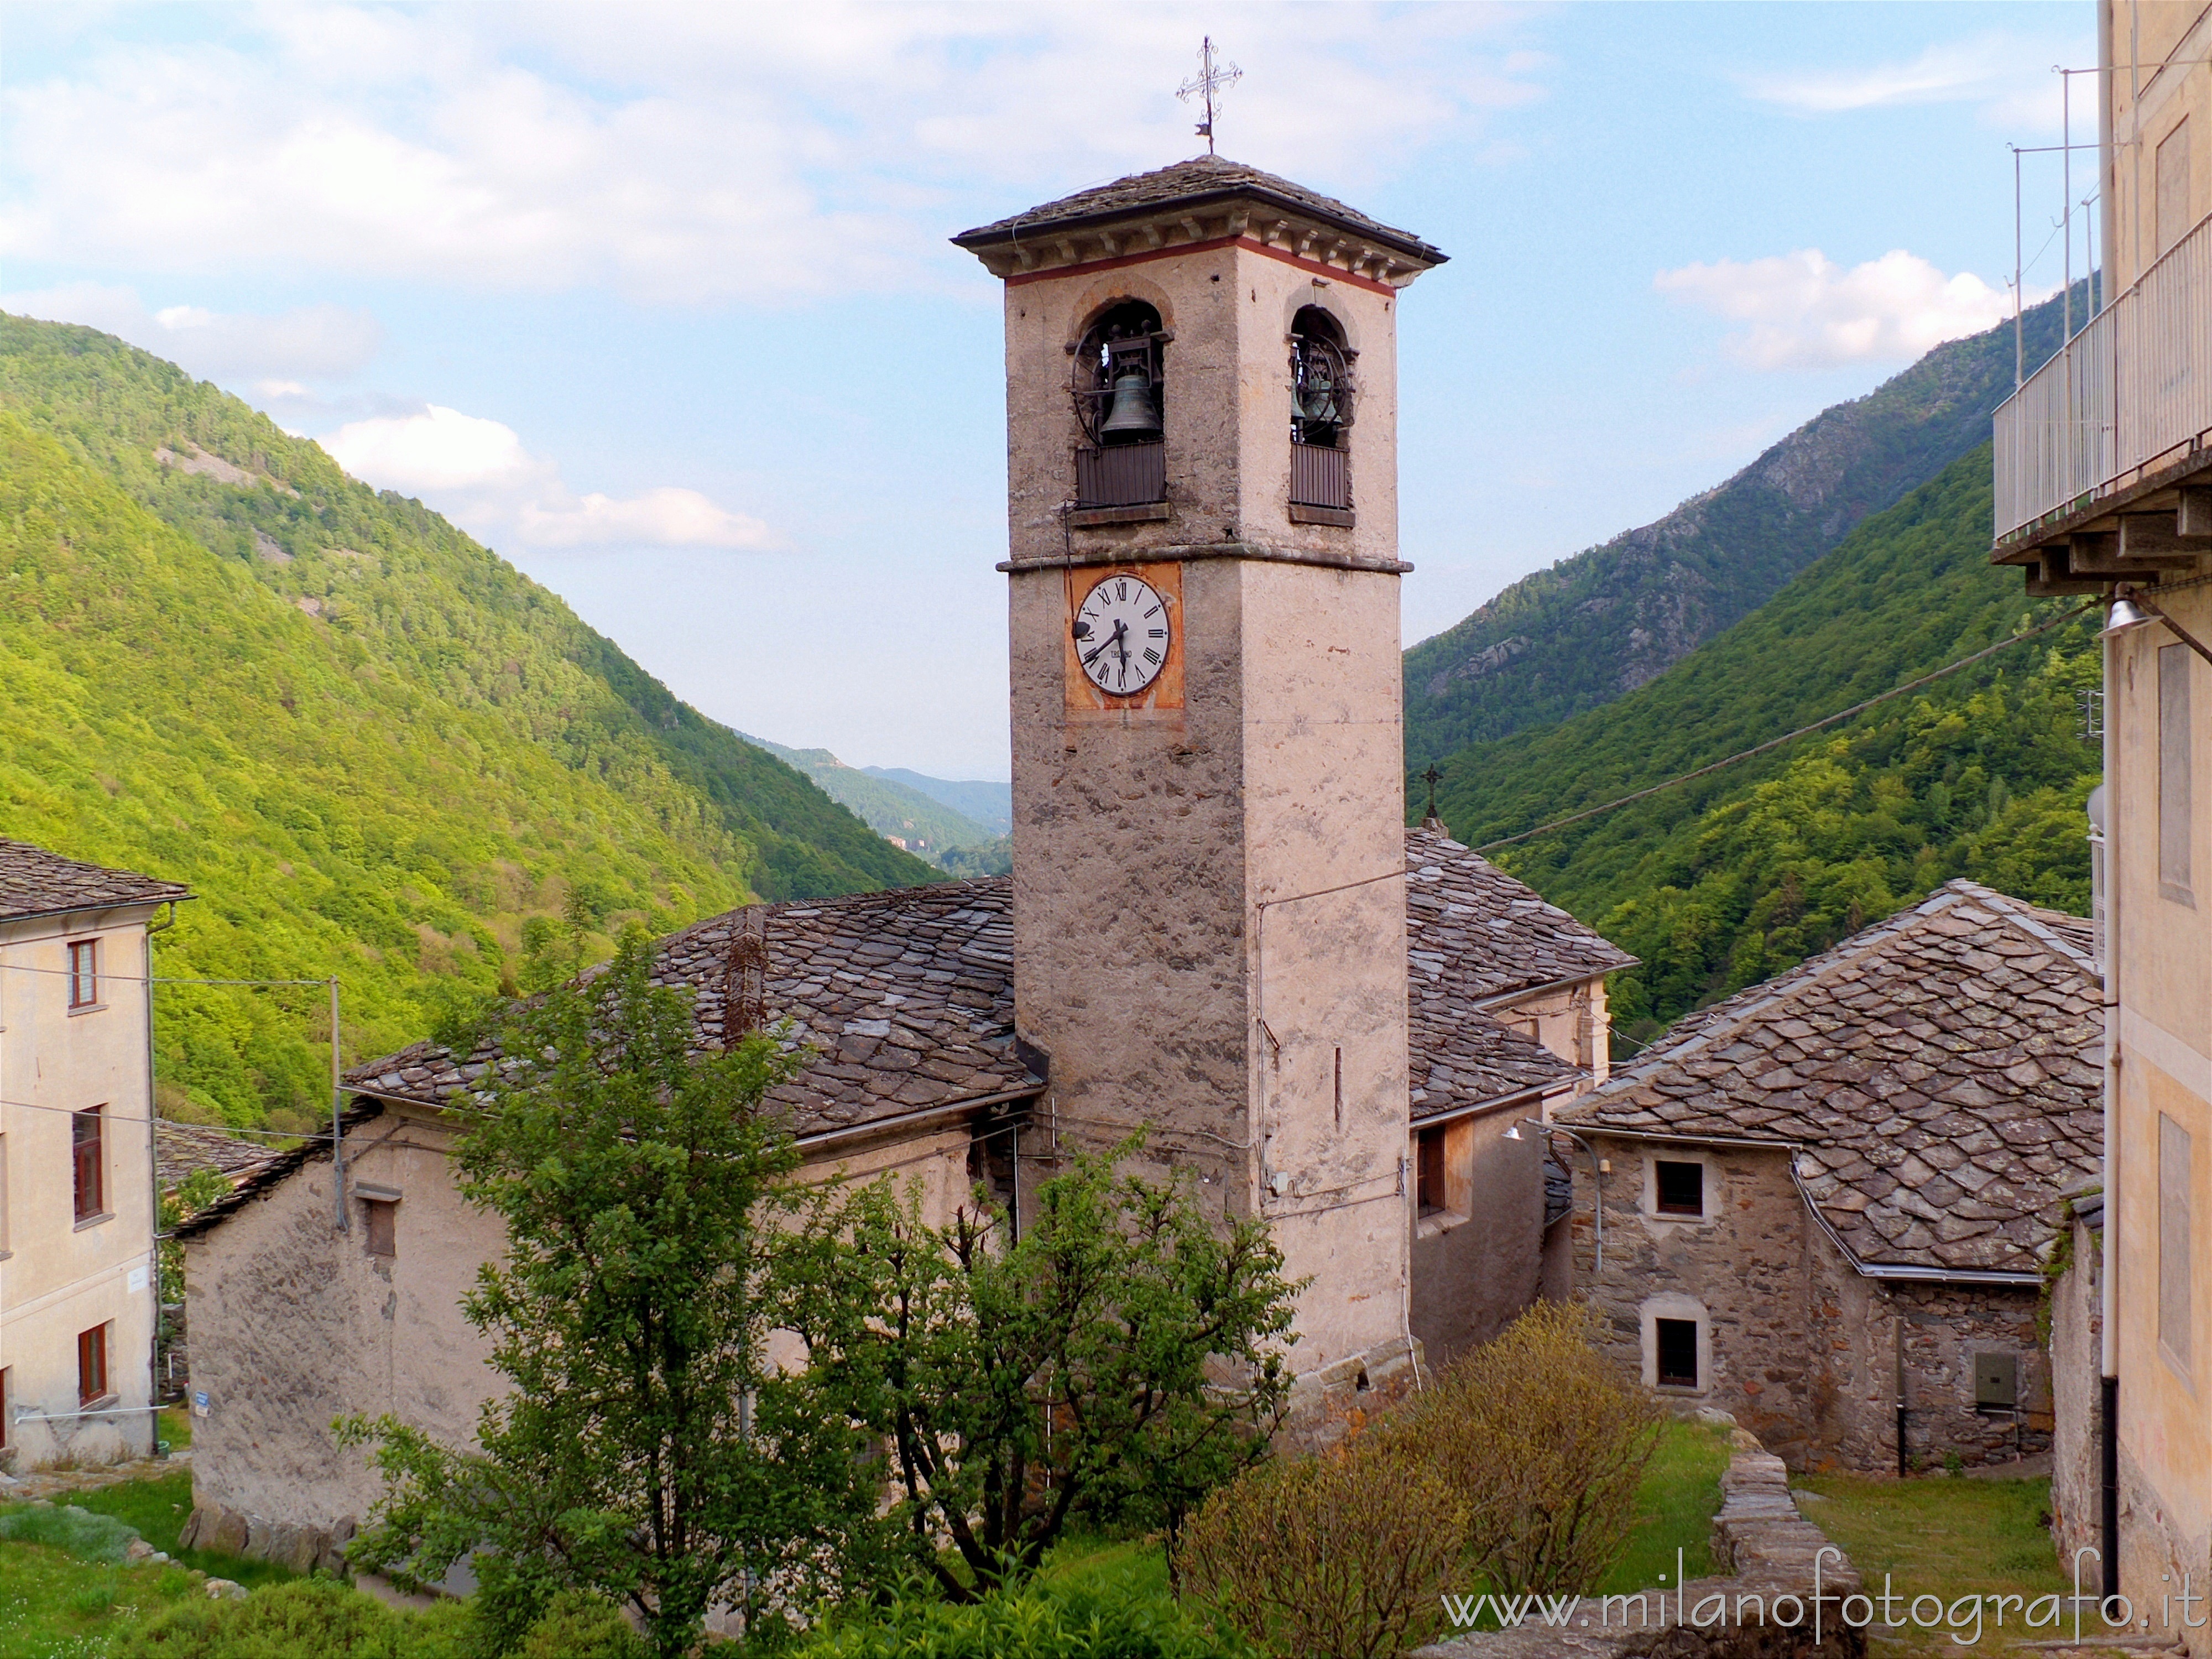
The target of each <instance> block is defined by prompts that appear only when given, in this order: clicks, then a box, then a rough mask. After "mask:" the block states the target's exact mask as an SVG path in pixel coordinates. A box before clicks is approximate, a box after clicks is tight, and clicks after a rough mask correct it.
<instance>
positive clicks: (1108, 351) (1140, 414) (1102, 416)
mask: <svg viewBox="0 0 2212 1659" xmlns="http://www.w3.org/2000/svg"><path fill="white" fill-rule="evenodd" d="M1167 339H1168V336H1167V331H1166V330H1165V329H1164V327H1162V326H1161V324H1160V313H1158V312H1157V311H1155V310H1153V309H1152V307H1150V306H1148V305H1146V303H1145V302H1144V301H1141V300H1123V301H1120V302H1119V303H1117V304H1115V305H1111V306H1109V307H1107V308H1106V309H1105V310H1104V311H1103V312H1101V313H1099V315H1098V318H1097V320H1096V321H1095V322H1093V323H1092V324H1091V327H1090V328H1089V330H1088V331H1085V334H1084V337H1083V343H1081V344H1080V345H1079V346H1078V347H1077V348H1076V352H1075V362H1074V365H1073V381H1072V383H1071V385H1070V387H1069V389H1070V391H1071V392H1073V394H1074V398H1075V415H1076V421H1077V423H1078V424H1079V426H1080V427H1081V428H1082V432H1083V441H1082V442H1081V444H1080V445H1079V446H1078V447H1077V450H1076V455H1075V504H1076V506H1077V507H1079V508H1083V507H1142V506H1149V505H1151V504H1152V503H1154V502H1160V501H1166V500H1167V459H1166V456H1167V451H1166V447H1165V445H1164V441H1163V433H1164V423H1165V421H1166V416H1167V383H1166V374H1165V371H1164V354H1165V351H1166V348H1167Z"/></svg>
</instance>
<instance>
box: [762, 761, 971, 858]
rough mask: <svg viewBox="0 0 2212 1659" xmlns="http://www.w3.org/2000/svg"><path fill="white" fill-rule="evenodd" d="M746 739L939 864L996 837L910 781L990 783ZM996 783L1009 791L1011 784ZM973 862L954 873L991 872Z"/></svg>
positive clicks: (951, 786)
mask: <svg viewBox="0 0 2212 1659" xmlns="http://www.w3.org/2000/svg"><path fill="white" fill-rule="evenodd" d="M745 741H746V742H747V743H750V744H757V745H758V746H759V747H761V748H763V749H765V750H768V752H769V754H771V755H774V756H775V757H776V758H777V759H778V760H780V761H782V762H783V763H785V764H786V765H787V766H792V767H795V768H796V769H799V771H801V772H804V773H805V775H807V776H808V777H810V778H811V779H813V780H814V781H815V782H816V783H817V784H818V785H820V786H821V787H822V789H823V792H824V793H827V794H828V795H829V798H830V799H832V800H835V801H837V802H839V803H841V804H842V805H843V806H844V807H845V808H846V809H847V810H848V811H851V812H852V813H854V815H855V816H856V817H859V818H860V820H861V822H863V823H866V825H867V826H868V827H869V828H870V829H873V830H874V831H875V832H876V833H877V834H878V835H879V836H896V838H897V839H898V840H899V841H901V842H903V843H905V845H906V846H907V848H908V849H909V850H911V851H912V852H914V853H915V854H917V855H918V856H920V857H921V858H925V859H927V860H929V861H930V862H931V863H932V864H933V865H936V866H938V867H939V869H947V870H949V869H951V868H953V866H951V865H948V864H947V863H946V862H945V858H946V855H947V854H951V853H955V852H963V851H966V852H970V853H972V852H974V851H975V849H977V848H983V847H985V846H987V844H988V843H991V842H995V841H996V840H998V839H999V837H1000V833H1001V832H1000V831H998V830H996V829H992V828H991V827H990V826H989V825H987V824H984V823H978V822H976V821H975V819H974V818H971V817H968V816H967V815H966V814H965V813H963V812H962V811H959V810H958V809H957V807H953V806H951V805H947V804H946V803H945V800H944V799H942V798H941V797H940V796H939V794H937V793H934V792H933V791H930V790H925V789H923V788H921V787H920V784H918V783H914V782H909V781H908V780H911V779H919V780H921V782H926V783H929V784H933V785H935V786H937V788H938V789H939V790H951V791H956V792H957V791H961V790H968V789H979V790H988V789H990V788H992V787H994V786H993V785H990V784H958V783H946V782H945V781H944V780H942V779H940V778H924V777H923V776H922V775H921V773H919V772H906V771H901V772H899V773H897V774H896V775H893V774H891V773H889V772H885V771H884V770H883V769H879V768H877V767H865V768H864V767H858V766H848V765H846V764H845V763H844V762H843V761H841V760H839V759H838V758H837V757H836V756H835V755H833V754H831V753H830V752H829V750H827V749H792V748H787V747H786V746H785V745H784V744H780V743H771V742H769V740H768V739H767V738H755V737H747V738H745ZM996 787H999V788H1000V789H1003V790H1006V792H1007V793H1009V795H1011V793H1012V786H1011V785H1006V784H1000V785H998V786H996ZM973 864H974V860H972V859H970V860H963V861H962V862H961V864H960V867H959V869H958V871H957V873H959V874H962V875H975V874H985V873H992V872H987V871H981V870H978V869H975V868H974V867H973Z"/></svg>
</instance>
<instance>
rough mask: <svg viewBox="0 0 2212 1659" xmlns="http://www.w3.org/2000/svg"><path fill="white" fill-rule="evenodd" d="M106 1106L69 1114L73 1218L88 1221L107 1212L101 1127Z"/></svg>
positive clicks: (105, 1165) (105, 1173)
mask: <svg viewBox="0 0 2212 1659" xmlns="http://www.w3.org/2000/svg"><path fill="white" fill-rule="evenodd" d="M106 1112H107V1109H106V1107H105V1106H95V1107H94V1108H93V1109H91V1110H90V1111H88V1112H74V1113H72V1114H70V1162H71V1164H72V1165H73V1166H74V1169H75V1172H76V1218H77V1219H78V1220H79V1221H89V1220H90V1219H91V1218H93V1217H94V1216H96V1215H104V1214H106V1208H107V1206H106V1203H105V1202H104V1200H105V1199H106V1195H107V1190H106V1189H107V1179H106V1176H107V1155H106V1140H105V1136H104V1130H105V1127H106Z"/></svg>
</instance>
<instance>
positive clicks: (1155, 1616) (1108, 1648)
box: [791, 1580, 1243, 1659]
mask: <svg viewBox="0 0 2212 1659" xmlns="http://www.w3.org/2000/svg"><path fill="white" fill-rule="evenodd" d="M1242 1654H1243V1647H1242V1644H1238V1643H1237V1642H1236V1641H1235V1640H1234V1638H1229V1639H1227V1640H1223V1639H1219V1638H1215V1637H1213V1636H1212V1635H1211V1634H1209V1633H1208V1632H1206V1630H1205V1629H1204V1628H1203V1627H1202V1626H1200V1625H1199V1624H1198V1623H1197V1622H1196V1621H1195V1620H1191V1619H1189V1618H1188V1617H1186V1616H1185V1615H1184V1614H1183V1613H1181V1612H1180V1611H1179V1610H1178V1609H1177V1608H1176V1607H1175V1606H1174V1604H1173V1603H1171V1602H1168V1601H1150V1602H1147V1601H1133V1600H1131V1599H1129V1598H1128V1597H1126V1596H1116V1595H1107V1594H1103V1593H1102V1592H1101V1591H1100V1590H1099V1589H1094V1588H1092V1587H1091V1586H1087V1585H1085V1586H1073V1585H1067V1584H1055V1583H1051V1582H1049V1581H1037V1580H1032V1581H1030V1583H1028V1584H1027V1585H1025V1586H1024V1588H1022V1589H1018V1590H995V1591H993V1592H991V1593H990V1594H988V1595H983V1596H981V1597H979V1598H978V1599H977V1600H975V1601H971V1602H967V1603H964V1604H961V1605H957V1606H956V1605H954V1604H952V1603H951V1602H947V1601H939V1600H938V1599H937V1598H936V1597H935V1595H933V1594H930V1593H927V1592H917V1593H916V1594H915V1595H912V1596H902V1597H900V1598H899V1599H897V1600H896V1601H893V1603H892V1604H891V1605H890V1607H887V1608H878V1609H872V1610H871V1611H870V1613H868V1614H866V1615H863V1616H860V1617H858V1618H855V1619H854V1620H849V1621H848V1620H836V1621H833V1622H832V1623H831V1624H829V1626H826V1627H824V1628H823V1629H820V1630H818V1631H817V1632H813V1633H812V1634H811V1635H810V1636H809V1637H807V1638H805V1639H804V1640H802V1641H801V1642H800V1643H799V1645H798V1646H797V1647H796V1648H794V1649H793V1650H792V1651H791V1659H1239V1656H1241V1655H1242Z"/></svg>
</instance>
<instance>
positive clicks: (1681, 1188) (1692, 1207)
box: [1651, 1158, 1705, 1218]
mask: <svg viewBox="0 0 2212 1659" xmlns="http://www.w3.org/2000/svg"><path fill="white" fill-rule="evenodd" d="M1652 1186H1653V1189H1654V1190H1653V1199H1652V1206H1651V1207H1652V1208H1653V1209H1655V1210H1656V1211H1657V1212H1659V1213H1660V1214H1661V1215H1680V1216H1690V1217H1692V1218H1696V1217H1702V1216H1703V1215H1704V1214H1705V1165H1704V1164H1677V1163H1674V1162H1671V1161H1669V1160H1668V1159H1666V1158H1660V1159H1658V1160H1657V1161H1656V1162H1655V1163H1654V1164H1653V1165H1652Z"/></svg>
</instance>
